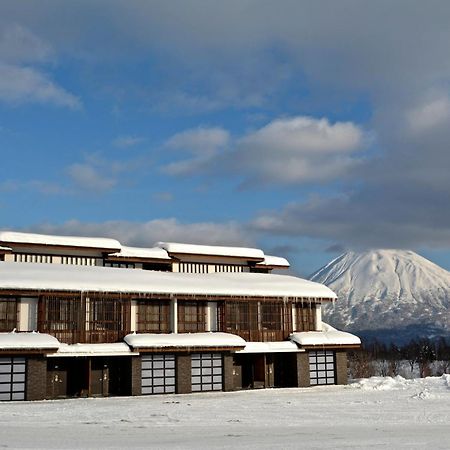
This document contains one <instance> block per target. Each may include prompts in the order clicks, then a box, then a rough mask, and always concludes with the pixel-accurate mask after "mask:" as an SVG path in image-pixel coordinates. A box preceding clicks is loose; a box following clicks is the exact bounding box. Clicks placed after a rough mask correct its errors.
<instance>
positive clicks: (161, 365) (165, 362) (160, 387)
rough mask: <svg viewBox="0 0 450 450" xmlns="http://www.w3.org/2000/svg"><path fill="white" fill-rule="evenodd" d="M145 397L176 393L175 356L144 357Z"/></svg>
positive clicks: (143, 388)
mask: <svg viewBox="0 0 450 450" xmlns="http://www.w3.org/2000/svg"><path fill="white" fill-rule="evenodd" d="M141 387H142V394H143V395H150V394H174V393H175V355H165V354H164V355H144V356H142V379H141Z"/></svg>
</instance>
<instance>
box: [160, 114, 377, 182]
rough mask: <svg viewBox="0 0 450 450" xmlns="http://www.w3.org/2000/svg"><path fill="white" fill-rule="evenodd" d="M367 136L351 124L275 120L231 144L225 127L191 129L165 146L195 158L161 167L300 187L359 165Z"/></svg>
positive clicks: (302, 119) (320, 120)
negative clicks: (186, 151)
mask: <svg viewBox="0 0 450 450" xmlns="http://www.w3.org/2000/svg"><path fill="white" fill-rule="evenodd" d="M367 139H368V137H367V134H365V133H364V131H363V130H362V129H361V128H360V127H358V126H357V125H355V124H354V123H352V122H336V123H334V124H331V123H330V122H329V121H328V120H327V119H315V118H312V117H304V116H299V117H292V118H284V119H277V120H274V121H272V122H270V123H269V124H267V125H266V126H264V127H262V128H260V129H258V130H256V131H253V132H250V133H248V134H246V135H244V136H242V137H241V138H238V139H236V140H235V141H234V142H231V141H230V138H229V134H228V133H227V132H226V131H225V130H223V129H216V128H215V129H201V130H189V131H187V132H183V133H180V134H177V135H175V136H174V137H172V138H171V139H170V140H169V141H168V143H167V144H166V145H167V146H168V147H169V148H180V149H181V148H184V149H186V150H188V151H189V152H190V153H191V154H192V155H193V156H192V157H191V158H188V159H184V160H181V161H176V162H173V163H171V164H168V165H167V166H165V168H164V170H165V171H166V172H167V173H169V174H171V175H179V174H208V173H209V174H215V173H224V174H227V175H228V174H234V175H236V174H238V175H239V176H241V177H243V178H244V180H246V181H245V182H247V183H254V182H256V183H258V184H267V183H281V184H296V183H298V184H302V183H315V182H327V181H330V180H334V179H336V178H339V177H341V176H342V175H343V174H345V173H347V172H348V171H349V170H350V169H352V168H353V167H355V165H356V164H357V163H358V158H357V157H355V156H354V153H356V152H357V151H359V150H361V149H362V148H364V146H365V144H366V140H367Z"/></svg>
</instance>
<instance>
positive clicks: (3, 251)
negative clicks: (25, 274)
mask: <svg viewBox="0 0 450 450" xmlns="http://www.w3.org/2000/svg"><path fill="white" fill-rule="evenodd" d="M5 252H12V248H9V247H2V246H1V245H0V253H5Z"/></svg>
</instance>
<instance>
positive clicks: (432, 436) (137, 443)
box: [0, 375, 450, 449]
mask: <svg viewBox="0 0 450 450" xmlns="http://www.w3.org/2000/svg"><path fill="white" fill-rule="evenodd" d="M449 405H450V375H443V376H442V377H439V378H438V377H434V378H425V379H416V380H405V379H404V378H402V377H395V378H389V377H386V378H382V377H373V378H370V379H364V380H358V381H356V382H354V383H352V384H351V385H349V386H323V387H315V388H306V389H268V390H260V391H257V390H254V391H241V392H232V393H200V394H191V395H164V396H148V397H134V398H132V397H123V398H100V399H79V400H59V401H41V402H11V403H0V436H1V445H2V447H4V448H48V449H68V448H177V449H178V448H195V449H217V448H224V449H225V448H230V449H231V448H233V449H235V448H247V449H274V448H279V449H294V448H295V449H300V448H301V449H315V448H317V449H319V448H320V449H323V448H325V449H331V448H333V449H335V448H346V449H361V448H364V449H370V448H377V449H379V448H391V449H392V448H395V449H398V448H400V449H424V448H427V449H431V448H432V449H448V448H449V443H450V426H449V425H450V407H449Z"/></svg>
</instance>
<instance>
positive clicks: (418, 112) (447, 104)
mask: <svg viewBox="0 0 450 450" xmlns="http://www.w3.org/2000/svg"><path fill="white" fill-rule="evenodd" d="M449 120H450V100H449V98H448V96H446V95H445V96H441V97H439V98H437V99H433V100H431V101H427V102H425V103H423V104H421V105H420V106H417V107H415V108H413V109H411V110H409V111H408V112H407V121H408V125H409V127H410V129H411V131H412V132H418V133H421V132H425V131H428V130H431V129H433V128H435V127H436V126H439V125H443V124H444V123H448V122H449Z"/></svg>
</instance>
